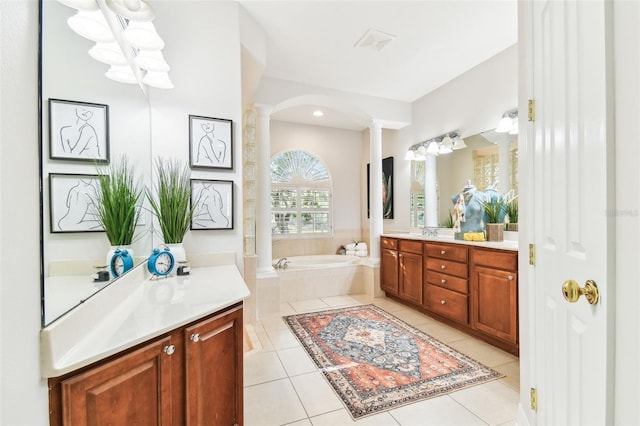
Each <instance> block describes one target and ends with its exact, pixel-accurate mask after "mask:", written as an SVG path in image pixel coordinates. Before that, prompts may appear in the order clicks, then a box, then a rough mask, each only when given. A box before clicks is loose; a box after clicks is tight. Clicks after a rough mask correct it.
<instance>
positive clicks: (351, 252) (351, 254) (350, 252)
mask: <svg viewBox="0 0 640 426" xmlns="http://www.w3.org/2000/svg"><path fill="white" fill-rule="evenodd" d="M355 255H356V251H355V250H347V256H355Z"/></svg>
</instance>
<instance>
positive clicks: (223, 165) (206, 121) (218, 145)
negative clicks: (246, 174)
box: [189, 115, 233, 169]
mask: <svg viewBox="0 0 640 426" xmlns="http://www.w3.org/2000/svg"><path fill="white" fill-rule="evenodd" d="M189 161H190V165H191V167H192V168H211V169H233V122H232V121H231V120H227V119H224V118H211V117H201V116H198V115H190V116H189Z"/></svg>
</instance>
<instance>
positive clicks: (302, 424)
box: [283, 419, 313, 426]
mask: <svg viewBox="0 0 640 426" xmlns="http://www.w3.org/2000/svg"><path fill="white" fill-rule="evenodd" d="M283 426H313V425H312V424H311V421H310V420H309V419H304V420H299V421H297V422H293V423H287V424H286V425H283Z"/></svg>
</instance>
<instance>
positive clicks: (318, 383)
mask: <svg viewBox="0 0 640 426" xmlns="http://www.w3.org/2000/svg"><path fill="white" fill-rule="evenodd" d="M291 383H293V386H294V388H295V389H296V392H297V393H298V396H299V397H300V400H301V401H302V405H303V406H304V408H305V410H306V411H307V413H308V414H309V417H313V416H317V415H319V414H323V413H328V412H330V411H335V410H338V409H340V408H344V405H343V404H342V401H340V398H338V396H337V395H336V393H335V392H334V390H333V388H331V386H330V385H329V383H327V381H326V380H325V379H324V377H323V376H322V374H321V373H319V372H314V373H308V374H303V375H301V376H295V377H291Z"/></svg>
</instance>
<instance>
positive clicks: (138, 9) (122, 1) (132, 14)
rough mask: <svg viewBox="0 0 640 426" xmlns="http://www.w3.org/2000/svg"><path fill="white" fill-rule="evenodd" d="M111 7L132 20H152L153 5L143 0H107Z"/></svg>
mask: <svg viewBox="0 0 640 426" xmlns="http://www.w3.org/2000/svg"><path fill="white" fill-rule="evenodd" d="M106 3H107V6H108V7H109V9H111V10H112V11H114V12H115V13H116V14H118V15H120V16H122V17H123V18H126V19H128V20H130V21H152V20H153V19H154V18H155V15H154V13H153V10H152V9H151V7H150V6H149V5H148V4H147V3H146V2H144V1H142V0H106Z"/></svg>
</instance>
